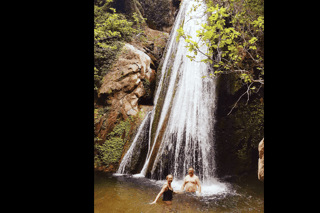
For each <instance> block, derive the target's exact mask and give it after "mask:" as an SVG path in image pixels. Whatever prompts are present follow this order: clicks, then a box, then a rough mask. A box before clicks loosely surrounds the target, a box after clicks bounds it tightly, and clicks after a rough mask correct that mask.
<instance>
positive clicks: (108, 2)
mask: <svg viewBox="0 0 320 213" xmlns="http://www.w3.org/2000/svg"><path fill="white" fill-rule="evenodd" d="M112 2H113V0H96V1H95V4H94V80H95V84H94V89H95V90H98V88H99V87H100V85H101V83H102V79H103V76H104V75H106V74H107V72H108V71H109V70H110V67H111V65H112V63H113V62H114V60H115V59H116V57H117V55H118V54H119V52H120V49H121V47H122V46H123V44H124V43H123V42H128V41H130V40H131V39H132V36H133V35H135V34H137V33H141V32H142V30H141V28H140V25H141V23H144V22H145V20H144V19H143V18H142V17H141V14H140V12H139V14H137V13H136V12H133V15H132V17H131V20H127V18H126V16H125V15H124V14H120V13H117V12H116V9H114V8H112V7H111V6H112Z"/></svg>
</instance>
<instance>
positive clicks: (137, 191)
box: [94, 172, 264, 213]
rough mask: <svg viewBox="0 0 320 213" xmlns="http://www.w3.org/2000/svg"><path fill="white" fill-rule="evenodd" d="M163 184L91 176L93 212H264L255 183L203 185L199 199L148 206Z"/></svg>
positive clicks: (260, 187) (176, 186)
mask: <svg viewBox="0 0 320 213" xmlns="http://www.w3.org/2000/svg"><path fill="white" fill-rule="evenodd" d="M180 182H181V183H180ZM164 183H165V180H160V181H156V180H151V179H148V178H144V177H132V176H128V175H124V176H114V175H112V174H110V173H105V172H94V212H95V213H109V212H110V213H113V212H114V213H117V212H133V213H136V212H137V213H141V212H143V213H147V212H150V213H151V212H152V213H158V212H159V213H162V212H176V213H178V212H181V213H186V212H264V194H263V183H261V184H260V183H259V181H251V182H250V181H247V182H241V183H226V182H224V183H223V184H220V185H219V184H218V183H217V184H214V185H211V186H206V185H203V186H202V192H203V193H202V195H201V196H199V197H198V196H187V195H185V194H174V195H173V200H172V206H169V207H168V206H166V205H165V204H163V202H162V196H161V197H160V198H159V199H158V201H157V204H154V205H150V204H149V203H151V202H152V201H153V200H154V199H155V197H156V196H157V194H158V193H159V191H160V189H161V187H162V185H163V184H164ZM181 184H182V181H175V180H174V181H173V182H172V187H173V189H174V190H179V189H180V187H181ZM209 191H212V192H213V193H211V194H210V193H208V192H209Z"/></svg>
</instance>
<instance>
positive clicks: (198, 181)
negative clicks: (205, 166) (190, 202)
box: [197, 177, 201, 194]
mask: <svg viewBox="0 0 320 213" xmlns="http://www.w3.org/2000/svg"><path fill="white" fill-rule="evenodd" d="M197 185H198V187H199V194H200V193H201V184H200V180H199V178H198V177H197Z"/></svg>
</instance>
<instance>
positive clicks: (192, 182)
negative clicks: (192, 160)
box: [181, 167, 201, 195]
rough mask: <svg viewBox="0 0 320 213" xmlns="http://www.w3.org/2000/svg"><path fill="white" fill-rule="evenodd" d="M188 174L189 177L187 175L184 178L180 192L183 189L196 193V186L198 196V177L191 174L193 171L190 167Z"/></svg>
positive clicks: (199, 186)
mask: <svg viewBox="0 0 320 213" xmlns="http://www.w3.org/2000/svg"><path fill="white" fill-rule="evenodd" d="M188 173H189V175H187V176H186V177H185V178H184V181H183V184H182V186H181V190H184V188H185V191H186V192H196V191H197V186H198V189H199V194H200V193H201V185H200V180H199V178H198V176H196V175H194V174H193V173H194V169H193V168H192V167H190V168H189V169H188ZM199 194H198V195H199Z"/></svg>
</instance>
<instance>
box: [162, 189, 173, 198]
mask: <svg viewBox="0 0 320 213" xmlns="http://www.w3.org/2000/svg"><path fill="white" fill-rule="evenodd" d="M172 193H173V190H170V189H169V188H168V190H167V191H165V192H163V198H162V200H163V201H171V200H172Z"/></svg>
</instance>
